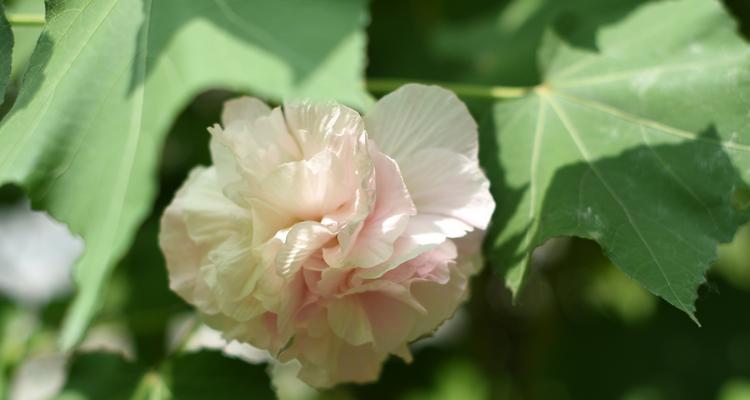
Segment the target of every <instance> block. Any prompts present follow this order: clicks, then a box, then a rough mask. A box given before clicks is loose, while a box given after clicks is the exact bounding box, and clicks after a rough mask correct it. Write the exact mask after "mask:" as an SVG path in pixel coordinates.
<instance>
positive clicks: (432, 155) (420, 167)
mask: <svg viewBox="0 0 750 400" xmlns="http://www.w3.org/2000/svg"><path fill="white" fill-rule="evenodd" d="M401 170H402V172H403V175H404V181H406V186H407V187H408V188H409V193H411V196H412V199H413V200H414V204H416V206H417V210H419V214H420V215H422V216H430V217H431V220H432V222H433V223H434V224H435V225H436V226H437V227H439V228H440V229H441V230H442V231H443V232H444V233H445V234H446V235H447V236H448V237H460V236H463V235H464V234H466V232H468V231H470V230H472V229H473V228H479V229H482V230H484V229H486V228H487V224H489V221H490V218H491V217H492V212H493V211H494V210H495V201H494V200H493V198H492V195H491V194H490V190H489V187H490V183H489V180H488V179H487V177H486V176H485V175H484V173H483V172H482V170H481V169H480V168H479V164H477V162H476V161H472V160H470V159H469V158H467V157H466V156H464V155H462V154H458V153H455V152H452V151H449V150H445V149H425V150H421V151H418V152H416V153H414V154H412V155H411V157H410V158H409V160H408V161H405V162H404V163H402V164H401Z"/></svg>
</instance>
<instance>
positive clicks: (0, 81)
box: [0, 3, 13, 104]
mask: <svg viewBox="0 0 750 400" xmlns="http://www.w3.org/2000/svg"><path fill="white" fill-rule="evenodd" d="M12 51H13V32H12V31H11V30H10V24H9V23H8V20H6V19H5V11H3V5H2V3H0V104H3V99H4V98H5V87H6V86H8V81H9V80H10V67H11V53H12Z"/></svg>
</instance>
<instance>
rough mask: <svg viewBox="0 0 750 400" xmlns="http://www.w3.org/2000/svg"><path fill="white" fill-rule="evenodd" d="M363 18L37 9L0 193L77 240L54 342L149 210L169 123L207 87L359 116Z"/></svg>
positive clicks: (351, 6)
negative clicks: (293, 99)
mask: <svg viewBox="0 0 750 400" xmlns="http://www.w3.org/2000/svg"><path fill="white" fill-rule="evenodd" d="M292 11H293V12H292ZM364 14H365V2H364V1H339V0H327V1H316V2H310V1H302V0H286V1H275V0H253V1H239V0H215V1H212V2H184V1H179V0H161V1H152V0H143V1H141V0H90V1H88V0H72V1H64V2H63V1H59V0H56V1H49V2H48V3H47V16H48V21H47V24H46V26H45V30H44V31H43V32H42V35H41V37H40V39H39V43H38V45H37V48H36V50H35V52H34V54H33V56H32V59H31V61H30V65H29V69H28V71H27V73H26V75H25V78H24V82H23V84H22V87H21V91H20V94H19V97H18V99H17V101H16V103H15V104H14V107H13V109H11V111H10V113H9V115H8V116H7V117H6V119H5V120H4V121H3V123H2V125H1V126H0V184H2V183H5V182H17V183H20V184H21V185H22V186H23V187H24V188H25V189H26V190H27V192H28V193H29V196H30V197H31V199H32V203H33V205H34V207H35V208H44V209H46V210H48V211H49V212H50V213H51V214H52V215H53V216H54V217H55V218H57V219H59V220H60V221H63V222H65V223H67V224H68V225H69V227H70V229H71V230H72V231H73V232H75V233H77V234H79V235H81V236H82V237H83V238H84V240H85V242H86V251H85V253H84V255H83V256H82V258H81V259H80V260H79V261H78V264H77V267H76V281H77V282H78V284H79V292H78V295H77V297H76V299H75V301H74V303H73V305H72V308H71V310H70V311H69V313H68V315H67V318H66V321H65V325H64V330H63V334H62V337H61V341H62V344H63V347H65V348H70V347H71V346H73V345H74V344H75V343H76V342H77V341H79V340H80V338H81V336H82V335H83V332H84V330H85V328H86V326H87V325H88V323H89V321H90V320H91V318H92V317H93V315H94V313H95V311H96V309H97V307H98V304H99V298H100V294H101V292H102V290H104V287H105V283H106V281H107V279H108V277H109V275H110V272H111V268H112V266H113V265H114V264H115V263H116V262H117V260H118V259H119V258H120V257H121V256H122V255H123V253H124V252H125V250H126V249H127V248H128V246H129V244H130V242H131V240H132V235H133V233H134V231H135V229H136V228H137V226H138V224H139V223H140V222H141V221H142V220H143V218H145V216H146V215H147V213H148V211H149V207H150V205H151V202H152V200H153V198H154V194H155V185H154V180H153V175H154V169H155V167H156V164H157V163H158V157H159V154H160V151H161V146H162V141H163V137H164V135H165V132H166V131H167V129H168V128H169V126H170V124H171V122H172V119H173V117H174V116H175V114H176V113H177V112H178V111H179V110H181V109H182V108H183V107H185V105H186V104H187V103H188V102H189V101H190V100H191V99H192V98H193V97H194V96H195V95H196V94H197V93H199V92H201V91H205V90H207V89H209V88H212V87H223V88H226V89H230V90H236V91H247V92H252V93H254V94H257V95H260V96H263V97H267V98H269V99H273V100H279V99H281V98H282V97H285V96H306V97H322V98H326V99H336V100H339V101H342V102H344V103H346V104H349V105H352V106H356V107H361V106H362V104H364V102H365V101H366V100H367V97H366V94H365V93H364V92H363V83H362V77H361V73H362V69H363V64H364V54H363V46H364V45H363V42H364V35H363V32H362V26H363V24H364V22H365V15H364Z"/></svg>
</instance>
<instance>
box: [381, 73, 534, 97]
mask: <svg viewBox="0 0 750 400" xmlns="http://www.w3.org/2000/svg"><path fill="white" fill-rule="evenodd" d="M406 83H409V81H408V80H404V79H378V78H374V79H371V78H368V79H367V89H368V90H369V91H370V92H372V93H388V92H391V91H393V90H395V89H397V88H398V87H399V86H402V85H404V84H406ZM433 84H435V85H438V86H442V87H444V88H446V89H448V90H450V91H452V92H454V93H456V94H457V95H458V96H459V97H474V98H481V99H492V100H497V99H513V98H517V97H522V96H523V95H525V94H526V93H528V92H529V91H531V90H532V88H530V87H512V86H483V85H472V84H465V83H445V82H436V83H433Z"/></svg>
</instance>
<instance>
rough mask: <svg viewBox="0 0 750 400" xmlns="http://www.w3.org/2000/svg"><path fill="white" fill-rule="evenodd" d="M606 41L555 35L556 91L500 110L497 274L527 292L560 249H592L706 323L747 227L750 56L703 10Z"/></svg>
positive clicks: (675, 14)
mask: <svg viewBox="0 0 750 400" xmlns="http://www.w3.org/2000/svg"><path fill="white" fill-rule="evenodd" d="M596 39H597V40H596V44H597V48H598V49H599V51H592V50H590V49H583V48H580V47H574V46H572V45H570V44H569V43H568V42H566V41H565V40H563V39H561V38H560V37H558V36H556V35H549V37H548V38H547V40H546V42H545V46H544V49H543V51H542V56H541V58H542V62H541V67H542V71H543V74H544V76H545V83H544V84H543V85H540V86H539V87H537V88H536V89H535V90H534V91H533V93H530V94H529V95H528V96H526V97H525V98H522V99H519V100H516V101H511V102H507V103H500V104H498V105H496V107H495V110H494V115H493V124H494V128H495V130H496V134H497V148H498V149H499V152H498V154H497V155H499V158H497V161H496V162H498V163H499V164H500V165H499V167H500V168H501V169H502V170H503V172H504V176H503V177H498V176H496V177H495V188H494V190H495V195H496V196H497V197H498V204H501V205H505V209H502V208H503V207H500V209H501V211H500V212H499V213H498V215H497V216H496V220H495V230H496V233H497V236H496V238H495V241H494V248H495V259H494V260H495V263H496V264H497V265H499V266H500V268H501V269H502V271H503V272H504V273H505V276H506V281H507V284H508V286H509V287H510V288H511V289H513V290H514V291H517V290H518V289H519V288H520V286H521V285H522V284H523V281H524V279H525V277H526V275H527V271H528V265H529V260H530V257H531V252H532V250H533V249H534V248H536V247H537V246H539V245H541V244H542V243H544V242H545V241H546V240H547V239H549V238H551V237H555V236H580V237H584V238H589V239H593V240H595V241H597V242H598V243H599V244H600V245H601V246H602V248H603V250H604V252H605V253H606V254H607V256H608V257H609V258H610V259H611V260H612V261H613V262H614V263H615V264H616V265H617V266H618V267H619V268H620V269H622V270H623V271H624V272H625V273H626V274H628V275H629V276H631V277H632V278H633V279H635V280H636V281H638V282H639V283H640V284H641V285H643V286H644V287H645V288H646V289H648V290H650V291H651V292H653V293H655V294H657V295H659V296H661V297H662V298H664V299H665V300H667V301H668V302H670V303H671V304H673V305H675V306H676V307H678V308H679V309H681V310H683V311H685V312H686V313H688V314H689V315H691V316H693V314H694V310H695V308H694V301H695V299H696V297H697V288H698V286H699V285H700V284H701V283H703V282H704V281H705V278H704V274H705V271H706V270H707V268H708V267H709V265H710V264H711V262H713V260H714V259H715V258H716V247H717V244H718V243H719V242H728V241H729V240H731V238H732V236H733V235H734V232H735V231H736V229H737V227H738V225H739V224H740V223H742V222H743V221H746V220H747V214H746V212H744V211H742V210H737V209H735V208H734V207H733V206H732V196H733V194H734V193H735V192H736V191H737V190H738V189H740V188H741V187H742V185H743V184H742V179H745V180H747V179H748V178H750V176H748V174H750V157H749V153H750V130H748V114H747V110H748V109H750V94H749V93H750V90H748V89H750V69H749V68H748V67H750V48H748V46H747V44H745V43H744V42H743V41H742V40H741V39H740V38H739V37H738V35H737V34H736V32H735V26H734V24H733V23H732V20H731V18H730V17H729V16H728V15H727V14H726V12H725V11H724V10H723V9H722V7H721V6H720V4H719V3H718V2H715V1H704V0H681V1H677V2H665V3H659V4H653V5H648V6H644V7H642V8H641V9H639V10H638V11H636V12H634V13H633V14H631V15H630V16H629V17H627V18H626V19H624V20H623V21H621V22H618V23H615V24H612V25H610V26H608V27H606V28H603V29H600V30H599V31H598V33H597V36H596ZM490 162H491V161H490ZM737 170H738V171H737ZM514 207H515V208H514Z"/></svg>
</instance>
